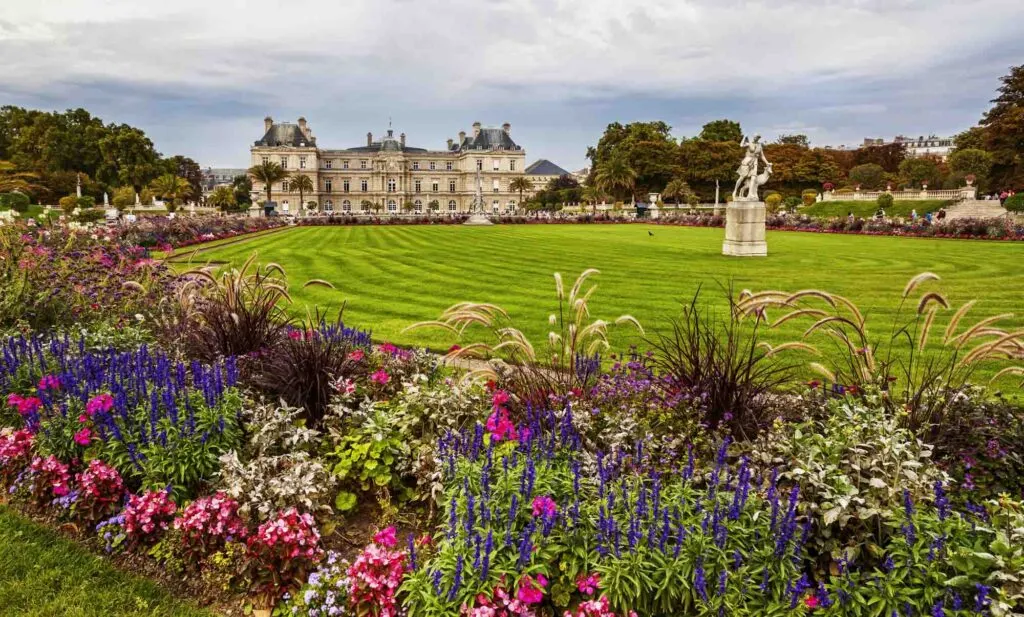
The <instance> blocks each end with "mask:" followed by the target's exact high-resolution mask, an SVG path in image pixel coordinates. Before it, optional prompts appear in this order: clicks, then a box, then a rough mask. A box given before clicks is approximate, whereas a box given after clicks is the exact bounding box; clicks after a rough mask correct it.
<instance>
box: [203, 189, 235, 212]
mask: <svg viewBox="0 0 1024 617" xmlns="http://www.w3.org/2000/svg"><path fill="white" fill-rule="evenodd" d="M206 203H208V204H209V205H211V206H213V207H214V208H217V209H218V210H221V211H223V212H229V211H231V210H234V209H235V207H236V206H237V205H238V201H237V200H235V191H234V190H233V189H232V188H231V187H230V186H218V187H217V188H215V189H213V192H212V193H210V197H209V198H208V199H207V200H206Z"/></svg>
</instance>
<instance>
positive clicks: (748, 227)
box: [722, 200, 768, 257]
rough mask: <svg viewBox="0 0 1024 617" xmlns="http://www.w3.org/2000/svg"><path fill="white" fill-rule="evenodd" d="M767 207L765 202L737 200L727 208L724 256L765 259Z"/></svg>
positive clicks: (766, 249) (723, 246)
mask: <svg viewBox="0 0 1024 617" xmlns="http://www.w3.org/2000/svg"><path fill="white" fill-rule="evenodd" d="M764 230H765V207H764V202H763V201H752V200H737V201H733V202H730V203H729V204H728V205H727V206H726V208H725V242H723V243H722V254H723V255H731V256H734V257H765V256H767V255H768V243H767V242H766V241H765V233H764Z"/></svg>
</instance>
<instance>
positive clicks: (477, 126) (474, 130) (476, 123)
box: [473, 122, 480, 139]
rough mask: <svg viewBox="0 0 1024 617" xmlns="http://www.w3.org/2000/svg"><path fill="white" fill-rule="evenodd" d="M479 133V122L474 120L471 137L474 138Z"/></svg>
mask: <svg viewBox="0 0 1024 617" xmlns="http://www.w3.org/2000/svg"><path fill="white" fill-rule="evenodd" d="M479 134H480V123H479V122H474V123H473V138H474V139H475V138H476V136H477V135H479Z"/></svg>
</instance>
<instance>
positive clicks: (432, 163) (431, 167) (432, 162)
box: [430, 161, 437, 171]
mask: <svg viewBox="0 0 1024 617" xmlns="http://www.w3.org/2000/svg"><path fill="white" fill-rule="evenodd" d="M436 167H437V166H436V164H435V163H434V161H430V171H434V169H435V168H436Z"/></svg>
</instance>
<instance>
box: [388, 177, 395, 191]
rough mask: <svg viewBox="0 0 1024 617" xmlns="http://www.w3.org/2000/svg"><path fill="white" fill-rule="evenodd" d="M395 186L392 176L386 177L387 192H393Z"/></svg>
mask: <svg viewBox="0 0 1024 617" xmlns="http://www.w3.org/2000/svg"><path fill="white" fill-rule="evenodd" d="M395 187H396V185H395V179H394V178H388V192H389V193H394V192H395Z"/></svg>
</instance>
